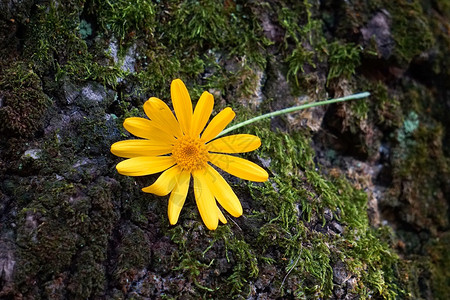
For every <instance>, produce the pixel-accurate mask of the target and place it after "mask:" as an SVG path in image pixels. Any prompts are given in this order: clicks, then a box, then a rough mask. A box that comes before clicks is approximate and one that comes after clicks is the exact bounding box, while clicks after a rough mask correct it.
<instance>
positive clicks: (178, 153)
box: [172, 136, 208, 172]
mask: <svg viewBox="0 0 450 300" xmlns="http://www.w3.org/2000/svg"><path fill="white" fill-rule="evenodd" d="M172 157H173V158H174V159H175V161H176V162H177V165H178V166H179V167H180V168H182V169H183V170H186V171H189V172H192V171H194V170H198V169H202V168H204V167H206V165H207V163H208V151H207V150H206V146H205V143H203V142H202V141H201V140H200V139H199V138H191V137H188V136H183V137H182V138H179V139H178V140H177V141H176V142H175V145H174V146H173V150H172Z"/></svg>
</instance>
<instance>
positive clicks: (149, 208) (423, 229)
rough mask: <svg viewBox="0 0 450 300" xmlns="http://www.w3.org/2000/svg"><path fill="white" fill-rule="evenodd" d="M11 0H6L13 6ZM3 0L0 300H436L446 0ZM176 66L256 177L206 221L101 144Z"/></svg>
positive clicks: (442, 224)
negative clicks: (230, 211)
mask: <svg viewBox="0 0 450 300" xmlns="http://www.w3.org/2000/svg"><path fill="white" fill-rule="evenodd" d="M16 2H17V3H16ZM16 2H14V4H12V2H11V3H10V2H8V1H6V2H5V1H3V2H2V3H1V4H0V12H1V14H0V40H2V43H1V46H0V298H1V299H16V298H17V299H369V298H375V299H448V298H450V288H449V286H450V281H449V278H450V276H449V271H448V269H449V267H450V266H449V257H448V256H449V255H448V251H446V249H448V248H449V245H450V238H449V232H450V224H449V214H448V212H449V200H450V188H449V187H450V184H449V183H450V174H449V173H450V159H449V157H450V151H449V149H450V147H449V146H450V138H449V137H450V135H449V134H448V133H449V132H450V121H449V120H450V119H449V118H448V115H449V112H450V106H449V103H450V102H449V98H448V97H449V95H448V90H449V88H450V87H449V82H450V73H449V70H450V58H449V57H450V53H449V49H450V31H449V28H450V23H449V21H448V20H450V6H449V5H448V4H447V3H446V1H431V2H429V1H419V0H414V1H397V2H395V4H393V3H394V2H390V1H384V0H380V1H353V2H352V3H351V4H350V3H348V2H339V3H338V2H336V1H321V2H320V5H319V4H318V2H314V1H308V0H305V1H300V2H299V1H228V0H227V1H210V0H205V1H145V0H139V1H124V0H117V1H98V0H93V1H84V0H79V1H75V0H73V1H72V0H70V1H63V2H55V1H44V2H39V3H37V2H36V1H26V0H25V1H16ZM175 78H181V79H182V80H183V81H184V82H185V83H186V85H187V87H188V89H189V91H190V94H191V97H192V99H193V102H194V103H196V101H197V99H198V98H199V96H200V95H201V93H202V92H203V91H205V90H207V91H209V92H210V93H212V94H213V95H214V98H215V113H217V112H218V111H219V110H220V109H221V108H224V107H226V106H230V107H232V108H233V109H234V110H235V111H236V113H237V116H236V120H235V122H239V121H243V120H246V119H249V118H251V117H254V116H256V115H259V114H262V113H266V112H270V111H275V110H278V109H281V108H285V107H289V106H293V105H299V104H304V103H307V102H314V101H319V100H324V99H326V98H332V97H340V96H343V95H347V94H351V93H356V92H360V91H369V92H370V93H371V96H370V98H368V99H363V100H356V101H352V102H346V103H343V104H342V103H341V104H335V105H330V106H326V107H317V108H313V109H309V110H306V111H301V112H297V113H294V114H291V115H288V116H283V117H276V118H273V119H271V120H265V121H261V122H259V123H255V124H252V125H249V126H247V127H244V128H241V129H239V130H237V131H236V132H237V133H251V134H255V135H257V136H259V137H260V138H261V141H262V146H261V147H260V148H259V149H258V150H257V151H254V152H251V153H248V154H244V155H243V156H244V157H245V158H246V159H249V160H251V161H253V162H255V163H257V164H259V165H261V166H262V167H264V168H265V169H266V170H267V171H268V173H269V175H270V177H269V180H268V181H267V182H265V183H251V182H246V181H243V180H240V179H237V178H235V177H233V176H230V175H224V176H225V179H226V180H227V181H228V182H229V183H230V184H231V186H232V188H233V190H234V191H235V192H236V194H237V196H238V197H239V199H240V201H241V203H242V206H243V208H244V215H243V216H242V217H239V218H233V217H232V216H230V215H226V217H227V219H228V224H226V225H219V227H218V229H217V230H215V231H209V230H208V229H206V227H205V226H204V224H203V223H202V221H201V218H200V215H199V213H198V211H197V208H196V205H195V199H194V195H193V192H192V191H190V192H189V194H188V197H187V200H186V204H185V206H184V208H183V210H182V212H181V215H180V219H179V221H178V223H177V225H174V226H171V225H170V224H169V221H168V218H167V198H168V197H158V196H154V195H152V194H145V193H143V192H142V191H141V188H142V187H144V186H147V185H149V184H151V183H152V182H153V181H154V180H155V179H156V178H157V175H152V176H145V177H139V178H138V177H126V176H122V175H119V174H118V173H117V171H116V169H115V165H116V164H117V163H118V162H120V161H121V159H120V158H117V157H115V156H113V155H112V154H111V153H110V146H111V144H113V143H114V142H116V141H120V140H124V139H127V138H130V135H129V134H128V133H127V132H126V131H125V130H124V129H123V127H122V123H123V120H124V119H125V118H127V117H131V116H140V117H143V116H144V113H143V110H142V105H143V103H144V102H145V101H146V100H147V99H148V98H149V97H151V96H155V97H158V98H160V99H163V100H164V101H166V102H167V104H168V105H171V100H170V89H169V86H170V82H171V81H172V80H173V79H175Z"/></svg>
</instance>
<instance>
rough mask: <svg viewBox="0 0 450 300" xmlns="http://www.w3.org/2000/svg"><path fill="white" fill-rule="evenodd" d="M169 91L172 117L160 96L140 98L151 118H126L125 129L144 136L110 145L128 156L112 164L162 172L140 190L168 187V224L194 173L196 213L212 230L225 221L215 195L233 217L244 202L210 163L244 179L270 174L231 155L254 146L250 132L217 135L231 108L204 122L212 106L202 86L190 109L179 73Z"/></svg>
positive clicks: (128, 170)
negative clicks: (201, 90)
mask: <svg viewBox="0 0 450 300" xmlns="http://www.w3.org/2000/svg"><path fill="white" fill-rule="evenodd" d="M170 92H171V97H172V103H173V108H174V110H175V115H176V118H175V116H174V115H173V113H172V111H171V110H170V108H169V107H168V106H167V105H166V104H165V103H164V102H163V101H161V100H160V99H158V98H155V97H152V98H150V99H149V100H147V102H145V103H144V111H145V114H146V115H147V116H148V118H149V119H150V120H148V119H144V118H137V117H132V118H127V119H125V121H124V123H123V126H124V127H125V129H126V130H127V131H129V132H130V133H131V134H133V135H135V136H137V137H140V138H144V139H134V140H126V141H120V142H117V143H114V144H113V145H112V146H111V152H112V153H113V154H115V155H117V156H120V157H125V158H128V159H127V160H124V161H122V162H120V163H118V164H117V166H116V168H117V171H118V172H119V173H120V174H123V175H128V176H143V175H150V174H155V173H159V172H163V173H162V174H161V175H160V176H159V178H158V179H157V180H156V181H155V182H154V183H153V184H152V185H150V186H148V187H145V188H143V189H142V191H144V192H146V193H153V194H155V195H159V196H165V195H168V194H169V193H170V198H169V205H168V215H169V222H170V224H172V225H174V224H176V223H177V221H178V217H179V215H180V211H181V208H182V207H183V204H184V201H185V200H186V196H187V193H188V189H189V183H190V179H191V175H192V178H193V181H194V195H195V201H196V202H197V207H198V210H199V212H200V216H201V217H202V219H203V222H204V223H205V225H206V227H208V229H210V230H214V229H216V228H217V225H218V223H219V220H220V221H221V222H222V223H226V222H227V221H226V219H225V217H224V215H223V214H222V212H221V210H220V209H219V207H218V206H217V203H216V200H217V202H218V203H219V204H220V205H221V206H222V207H223V208H224V209H225V210H226V211H227V212H229V213H230V214H231V215H232V216H234V217H239V216H241V215H242V206H241V203H240V202H239V199H238V198H237V196H236V194H235V193H234V192H233V190H232V189H231V187H230V185H229V184H228V183H227V182H226V181H225V179H224V178H223V177H222V176H221V175H220V174H219V173H218V172H217V171H216V170H215V169H214V168H213V167H212V166H211V164H212V165H215V166H216V167H219V168H221V169H222V170H224V171H225V172H228V173H230V174H232V175H234V176H237V177H239V178H242V179H246V180H251V181H258V182H263V181H266V180H267V178H268V176H269V175H268V174H267V172H266V171H265V170H264V169H263V168H261V167H260V166H258V165H256V164H254V163H252V162H250V161H248V160H246V159H243V158H239V157H236V156H233V155H229V154H234V153H243V152H250V151H253V150H255V149H257V148H258V147H259V146H260V145H261V141H260V139H259V138H258V137H257V136H254V135H250V134H235V135H230V136H226V137H221V138H217V139H215V138H216V137H217V135H218V134H219V133H220V132H221V131H222V130H223V129H224V128H225V127H226V126H227V125H228V124H229V123H230V122H231V120H232V119H233V118H234V116H235V113H234V111H233V110H232V109H231V108H229V107H227V108H225V109H224V110H222V111H221V112H219V113H218V114H217V115H216V116H215V117H214V118H213V119H212V120H211V122H209V124H208V126H206V128H205V125H206V123H208V120H209V117H210V116H211V112H212V110H213V106H214V97H213V96H212V95H211V94H210V93H208V92H204V93H203V94H202V95H201V97H200V99H199V100H198V103H197V105H196V106H195V110H194V111H193V110H192V102H191V98H190V96H189V93H188V91H187V89H186V86H185V85H184V83H183V82H182V81H181V80H180V79H175V80H174V81H172V84H171V87H170Z"/></svg>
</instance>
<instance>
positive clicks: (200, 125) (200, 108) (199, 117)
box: [191, 92, 214, 137]
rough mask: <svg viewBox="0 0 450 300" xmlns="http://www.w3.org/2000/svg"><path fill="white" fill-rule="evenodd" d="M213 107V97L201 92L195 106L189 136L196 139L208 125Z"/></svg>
mask: <svg viewBox="0 0 450 300" xmlns="http://www.w3.org/2000/svg"><path fill="white" fill-rule="evenodd" d="M213 107H214V97H213V95H211V94H210V93H208V92H203V94H202V95H201V96H200V99H198V102H197V105H196V106H195V110H194V116H193V119H192V122H193V123H192V127H191V136H192V137H198V136H200V133H201V132H202V130H203V129H204V128H205V125H206V123H208V120H209V117H210V116H211V112H212V110H213Z"/></svg>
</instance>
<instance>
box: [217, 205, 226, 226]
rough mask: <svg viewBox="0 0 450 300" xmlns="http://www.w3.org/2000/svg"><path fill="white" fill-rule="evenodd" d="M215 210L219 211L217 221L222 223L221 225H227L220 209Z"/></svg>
mask: <svg viewBox="0 0 450 300" xmlns="http://www.w3.org/2000/svg"><path fill="white" fill-rule="evenodd" d="M217 210H218V211H219V213H218V217H219V221H220V222H222V224H227V219H225V216H224V215H223V213H222V211H221V210H220V208H218V207H217Z"/></svg>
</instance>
